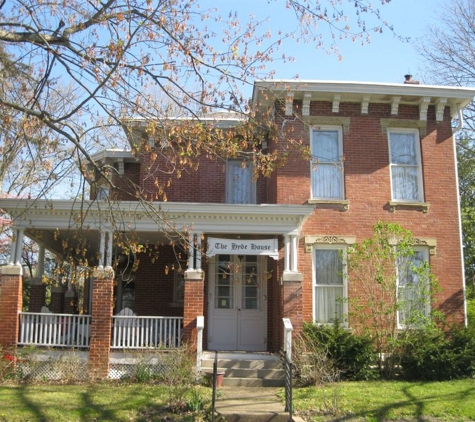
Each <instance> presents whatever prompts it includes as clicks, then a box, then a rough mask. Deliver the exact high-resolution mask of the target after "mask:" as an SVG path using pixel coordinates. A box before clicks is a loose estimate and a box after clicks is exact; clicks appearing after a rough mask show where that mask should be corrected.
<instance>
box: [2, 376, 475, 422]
mask: <svg viewBox="0 0 475 422" xmlns="http://www.w3.org/2000/svg"><path fill="white" fill-rule="evenodd" d="M197 394H199V395H200V396H203V397H207V399H208V400H209V396H210V391H209V388H204V387H196V389H195V388H194V389H191V390H190V396H188V402H193V400H196V399H197ZM282 394H283V393H282ZM168 397H169V394H168V388H167V387H165V386H161V385H150V384H113V383H104V384H94V385H89V384H80V385H77V384H76V385H53V384H45V385H18V384H11V385H0V422H19V421H21V422H40V421H41V422H44V421H47V422H56V421H58V422H59V421H61V422H63V421H64V422H73V421H81V422H82V421H118V422H121V421H128V422H148V421H150V422H151V421H165V420H166V421H190V422H191V421H200V420H201V421H203V420H204V412H203V411H199V412H195V413H193V412H187V413H181V414H170V413H169V412H167V410H166V405H167V400H168ZM208 403H209V402H208ZM293 403H294V409H295V413H296V414H300V415H301V416H303V417H304V419H306V420H307V421H308V422H323V421H325V422H328V421H369V422H382V421H385V422H386V421H397V422H401V421H427V422H429V421H430V422H436V421H437V422H439V421H444V422H445V421H458V422H463V421H465V422H466V421H474V420H475V380H457V381H446V382H433V383H410V382H342V383H337V384H331V385H330V384H328V385H324V386H319V387H308V388H295V389H294V400H293Z"/></svg>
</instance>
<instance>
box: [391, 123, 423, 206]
mask: <svg viewBox="0 0 475 422" xmlns="http://www.w3.org/2000/svg"><path fill="white" fill-rule="evenodd" d="M389 144H390V151H391V181H392V197H393V199H394V200H405V201H419V200H420V199H421V193H420V188H419V162H418V156H417V150H416V135H415V133H404V132H390V133H389Z"/></svg>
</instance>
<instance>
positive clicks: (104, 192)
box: [96, 186, 110, 199]
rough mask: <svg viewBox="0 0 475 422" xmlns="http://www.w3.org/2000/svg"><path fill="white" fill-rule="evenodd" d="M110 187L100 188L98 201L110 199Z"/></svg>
mask: <svg viewBox="0 0 475 422" xmlns="http://www.w3.org/2000/svg"><path fill="white" fill-rule="evenodd" d="M109 192H110V191H109V187H108V186H99V187H98V189H97V196H96V198H97V199H109Z"/></svg>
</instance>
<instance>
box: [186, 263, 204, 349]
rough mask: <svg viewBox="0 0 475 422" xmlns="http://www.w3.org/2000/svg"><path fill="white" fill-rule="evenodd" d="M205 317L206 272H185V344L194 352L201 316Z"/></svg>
mask: <svg viewBox="0 0 475 422" xmlns="http://www.w3.org/2000/svg"><path fill="white" fill-rule="evenodd" d="M203 315H204V272H203V271H202V270H190V269H188V270H186V271H185V299H184V309H183V342H184V343H186V344H188V346H190V347H191V349H192V350H195V349H196V341H197V328H196V322H197V318H198V317H199V316H203Z"/></svg>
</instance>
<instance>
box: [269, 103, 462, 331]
mask: <svg viewBox="0 0 475 422" xmlns="http://www.w3.org/2000/svg"><path fill="white" fill-rule="evenodd" d="M283 114H284V113H283V110H279V109H278V116H277V119H276V124H277V126H280V125H282V123H283V120H284V119H285V118H286V117H285V116H283ZM317 114H321V115H325V116H345V117H350V118H351V120H350V127H349V131H348V132H344V133H343V150H344V155H345V172H344V178H345V190H346V199H348V200H349V202H350V206H349V210H348V211H343V210H341V208H337V207H326V208H323V207H322V208H319V207H318V206H317V207H316V209H315V211H314V213H313V215H312V216H311V218H309V219H308V220H307V222H306V223H305V226H304V228H303V231H302V233H301V239H300V243H299V271H300V272H302V273H303V275H304V281H303V285H302V289H303V291H302V294H303V317H304V320H311V319H312V256H311V254H309V253H306V252H305V249H304V247H305V245H304V238H303V237H304V236H305V235H315V234H340V235H353V236H356V238H357V241H361V240H362V239H363V238H366V237H369V236H371V235H372V226H373V225H374V224H375V223H376V222H377V221H378V220H382V221H390V222H399V223H401V224H402V225H403V226H404V227H405V228H407V229H409V230H411V231H412V233H413V235H414V236H415V237H435V238H436V239H437V253H436V255H435V256H431V257H430V264H431V266H432V270H433V273H434V274H435V276H436V277H437V279H438V280H439V284H440V286H441V287H442V291H441V292H440V293H437V294H436V299H437V304H436V307H437V308H438V309H441V310H443V311H444V312H445V313H446V314H447V315H448V316H449V317H450V318H453V319H454V320H456V321H459V322H461V321H462V319H463V296H462V262H461V248H460V239H459V232H458V209H457V206H458V205H457V192H456V178H455V165H454V146H453V140H452V132H451V126H450V116H449V113H448V109H446V113H445V118H444V121H443V122H438V123H436V122H435V111H434V107H432V106H431V107H429V111H428V122H427V134H426V135H425V136H423V135H421V153H422V162H423V170H424V174H423V179H424V195H425V201H426V202H428V203H429V204H430V210H429V212H428V213H423V212H421V211H417V210H401V209H398V210H396V211H395V212H389V209H388V202H389V201H390V200H391V190H390V189H391V188H390V173H389V154H388V139H387V134H385V133H383V131H382V127H381V123H380V119H381V118H397V119H414V120H418V119H419V109H418V107H416V106H408V105H400V107H399V114H398V116H391V114H390V106H389V105H387V104H370V108H369V114H368V115H362V114H361V105H360V104H351V103H342V104H340V112H339V113H332V112H331V103H329V102H326V103H325V102H312V103H311V115H317ZM285 129H286V131H287V132H288V135H287V136H292V137H295V138H297V139H298V138H299V137H300V139H302V140H303V142H306V143H307V144H308V142H309V136H310V135H309V132H308V131H305V130H304V126H303V123H302V122H301V121H300V120H298V119H295V120H294V121H292V122H288V123H286V124H285ZM280 147H282V146H280ZM276 178H277V183H276V184H277V187H276V192H277V195H276V196H277V202H278V203H293V204H304V203H305V202H306V201H307V200H308V199H309V197H310V164H309V162H308V160H307V161H306V160H304V159H303V158H302V157H301V156H300V155H299V153H297V152H291V153H290V154H289V162H288V164H287V166H286V167H285V168H280V169H278V171H277V176H276ZM350 282H351V275H350ZM284 300H285V298H284Z"/></svg>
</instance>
